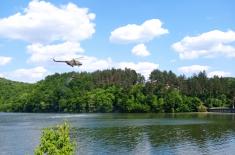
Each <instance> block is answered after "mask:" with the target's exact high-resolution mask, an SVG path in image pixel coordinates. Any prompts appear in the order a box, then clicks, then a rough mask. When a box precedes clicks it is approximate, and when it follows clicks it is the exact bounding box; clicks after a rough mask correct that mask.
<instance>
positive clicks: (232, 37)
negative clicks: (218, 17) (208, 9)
mask: <svg viewBox="0 0 235 155" xmlns="http://www.w3.org/2000/svg"><path fill="white" fill-rule="evenodd" d="M234 43H235V32H234V31H232V30H229V31H227V32H223V31H219V30H213V31H210V32H206V33H202V34H200V35H198V36H194V37H190V36H187V37H185V38H183V39H182V40H181V41H179V42H176V43H174V44H173V45H172V47H173V49H174V50H175V51H176V52H177V53H178V54H179V56H180V58H181V59H195V58H198V57H215V56H218V55H224V56H226V57H235V46H234Z"/></svg>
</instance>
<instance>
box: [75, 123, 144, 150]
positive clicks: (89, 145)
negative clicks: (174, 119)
mask: <svg viewBox="0 0 235 155" xmlns="http://www.w3.org/2000/svg"><path fill="white" fill-rule="evenodd" d="M74 132H76V133H74V136H76V139H77V142H78V151H79V152H80V153H87V152H86V151H90V152H88V153H91V154H96V153H97V152H98V153H99V154H101V153H112V152H116V153H128V152H130V151H132V150H134V149H135V148H136V146H137V145H138V143H140V141H141V139H142V135H141V134H143V131H142V129H141V128H137V127H122V128H94V129H88V128H80V129H77V130H76V131H74Z"/></svg>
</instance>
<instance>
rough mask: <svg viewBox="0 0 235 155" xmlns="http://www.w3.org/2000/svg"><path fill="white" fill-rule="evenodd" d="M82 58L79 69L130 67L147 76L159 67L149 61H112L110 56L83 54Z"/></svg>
mask: <svg viewBox="0 0 235 155" xmlns="http://www.w3.org/2000/svg"><path fill="white" fill-rule="evenodd" d="M83 57H84V58H83V59H82V60H81V61H82V63H83V65H82V66H81V67H80V68H79V70H81V71H88V72H92V71H96V70H103V69H111V68H121V69H125V68H130V69H133V70H135V71H136V72H137V73H141V74H142V75H144V76H145V78H148V77H149V74H150V73H151V72H152V71H153V70H154V69H157V68H158V67H159V64H155V63H151V62H138V63H134V62H114V61H112V59H111V58H107V59H98V58H96V57H89V56H83Z"/></svg>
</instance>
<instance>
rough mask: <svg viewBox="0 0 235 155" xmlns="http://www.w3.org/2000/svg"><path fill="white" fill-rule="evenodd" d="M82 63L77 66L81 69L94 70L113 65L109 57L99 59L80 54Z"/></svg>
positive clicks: (108, 67)
mask: <svg viewBox="0 0 235 155" xmlns="http://www.w3.org/2000/svg"><path fill="white" fill-rule="evenodd" d="M82 57H83V58H82V60H81V61H82V63H83V65H82V66H81V67H80V68H79V70H81V71H88V72H92V71H96V70H103V69H110V68H112V67H114V66H115V64H114V62H113V61H112V59H111V58H107V59H99V58H96V57H92V56H82Z"/></svg>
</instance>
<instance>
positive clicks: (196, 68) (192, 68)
mask: <svg viewBox="0 0 235 155" xmlns="http://www.w3.org/2000/svg"><path fill="white" fill-rule="evenodd" d="M209 68H210V67H209V66H201V65H192V66H183V67H180V68H178V71H180V72H181V73H185V74H188V73H198V72H201V71H207V70H208V69H209Z"/></svg>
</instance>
